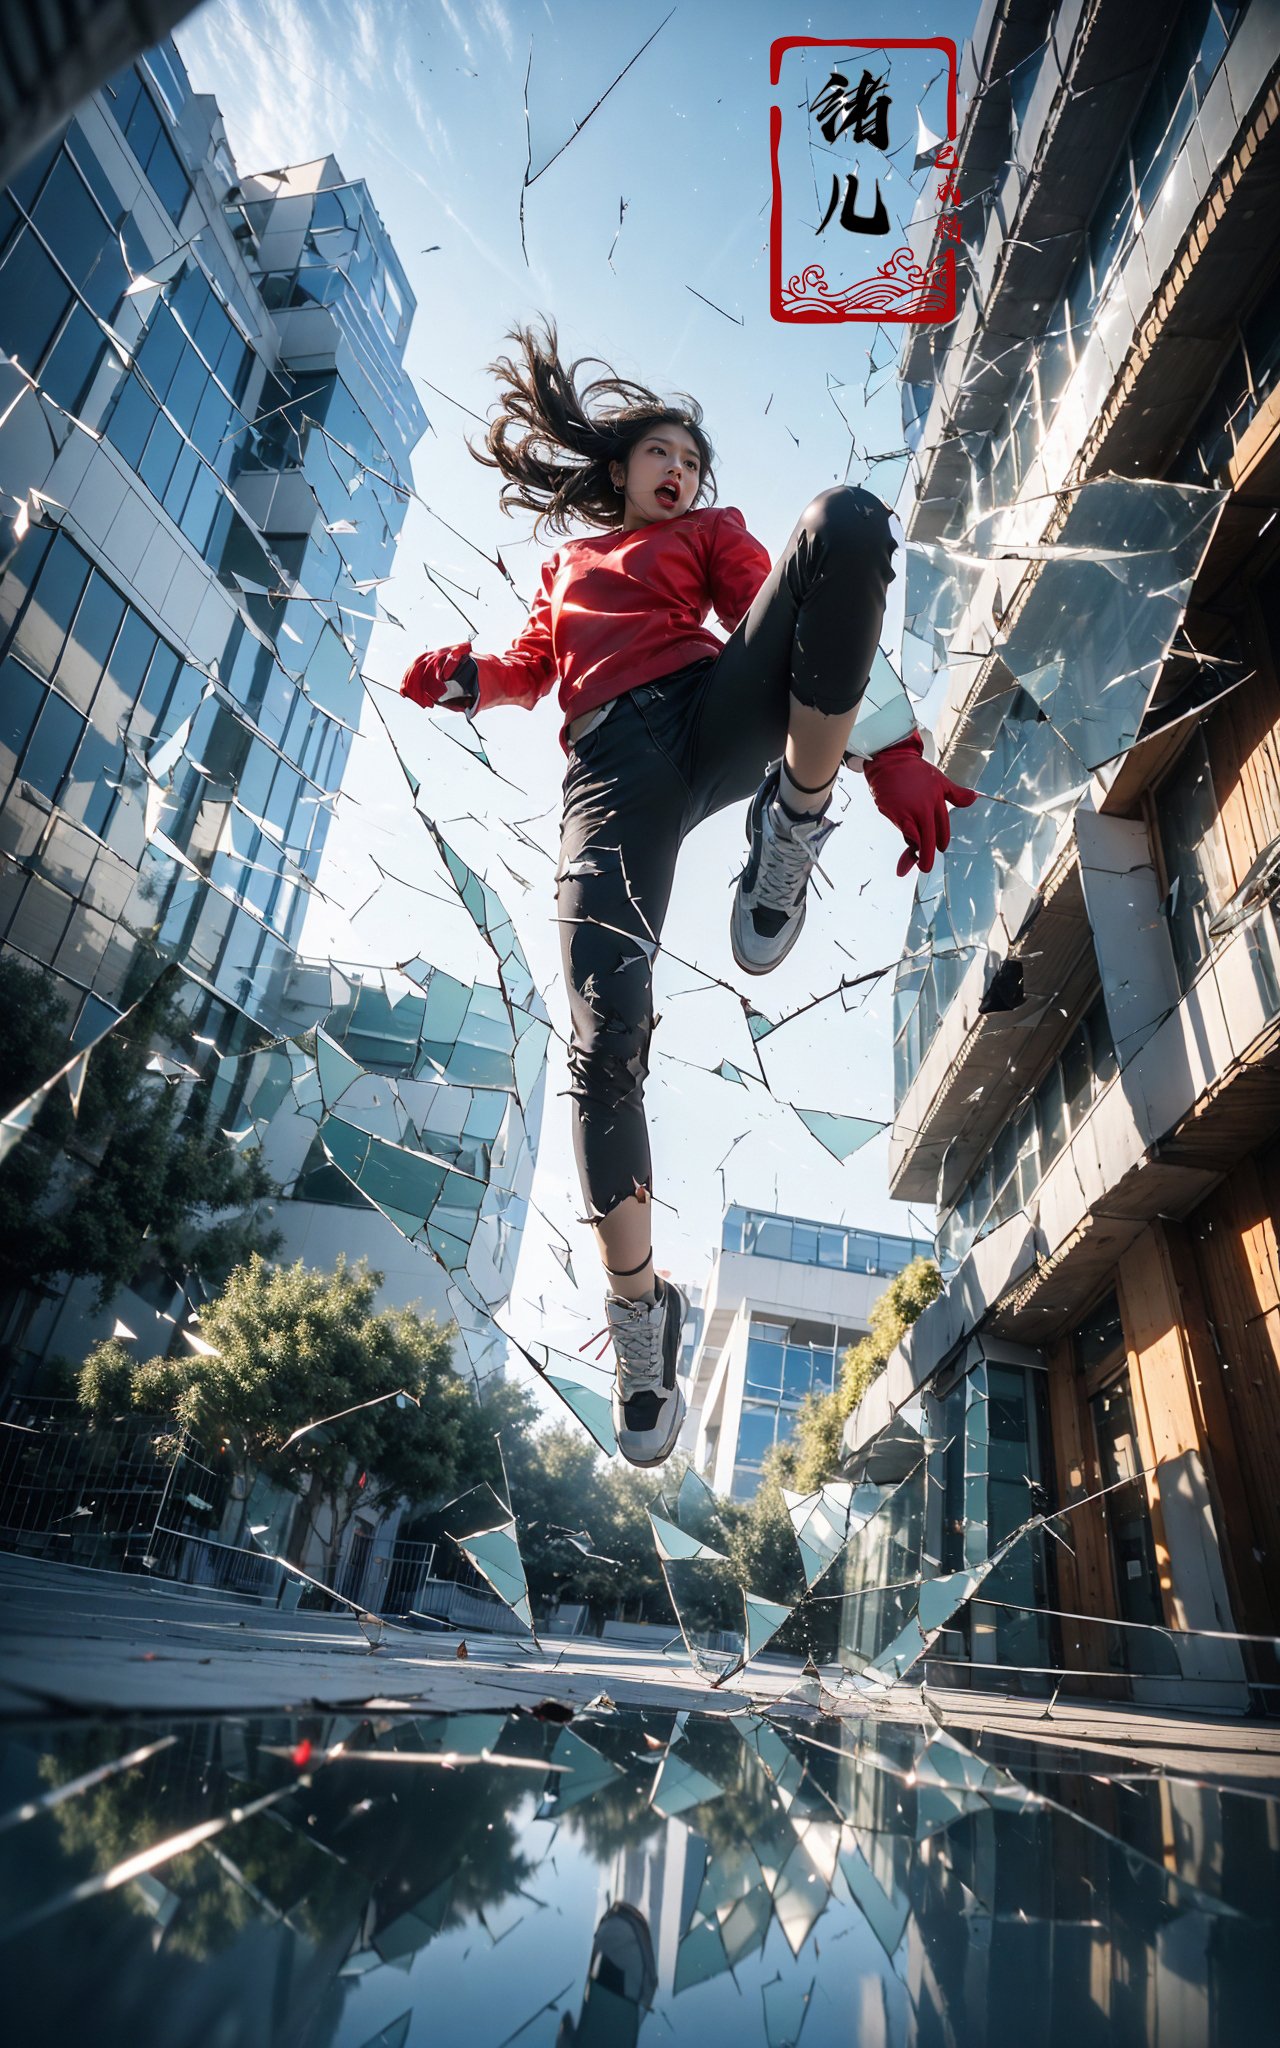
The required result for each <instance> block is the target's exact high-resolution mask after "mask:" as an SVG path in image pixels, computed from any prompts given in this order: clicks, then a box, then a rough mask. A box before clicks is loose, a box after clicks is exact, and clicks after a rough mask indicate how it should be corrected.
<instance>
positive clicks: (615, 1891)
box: [0, 1671, 1280, 2048]
mask: <svg viewBox="0 0 1280 2048" xmlns="http://www.w3.org/2000/svg"><path fill="white" fill-rule="evenodd" d="M477 1675H478V1674H477ZM468 1676H469V1674H465V1673H464V1672H461V1671H459V1672H458V1673H457V1674H456V1680H455V1683H456V1682H457V1681H459V1680H460V1681H462V1682H463V1683H465V1682H466V1678H467V1677H468ZM806 1695H807V1696H806ZM948 1704H949V1703H948V1698H947V1696H946V1695H928V1694H926V1695H924V1696H923V1697H921V1698H920V1699H919V1700H918V1702H917V1706H916V1709H915V1711H912V1710H911V1708H910V1705H909V1703H908V1702H904V1701H902V1700H899V1701H898V1703H897V1708H898V1711H897V1714H896V1717H894V1718H890V1717H889V1716H887V1715H885V1714H881V1713H858V1712H850V1711H849V1710H848V1708H847V1707H843V1708H842V1709H841V1711H840V1712H838V1713H837V1712H833V1711H830V1708H831V1706H832V1702H831V1700H830V1698H829V1696H827V1695H825V1692H824V1688H823V1686H822V1683H821V1681H820V1680H818V1679H813V1678H810V1679H804V1678H802V1677H800V1675H799V1674H798V1673H796V1674H794V1675H793V1684H792V1696H791V1697H790V1698H788V1699H783V1700H780V1701H777V1702H775V1703H773V1704H766V1705H763V1706H756V1705H752V1704H746V1705H743V1704H738V1705H737V1706H736V1708H735V1709H734V1710H732V1711H731V1710H730V1709H731V1707H732V1706H733V1703H732V1702H729V1701H726V1702H725V1704H724V1706H723V1707H721V1708H718V1709H716V1710H715V1711H712V1712H707V1711H703V1710H699V1709H693V1710H688V1711H684V1710H677V1709H676V1708H674V1707H672V1706H664V1707H647V1708H638V1707H626V1708H623V1707H618V1706H616V1705H614V1704H613V1702H612V1700H611V1699H610V1698H608V1697H607V1696H603V1695H601V1696H598V1697H597V1699H596V1700H595V1702H593V1703H592V1704H591V1705H589V1706H587V1707H583V1708H579V1709H578V1710H577V1711H574V1710H573V1709H571V1708H569V1707H566V1706H564V1705H563V1704H560V1703H558V1702H553V1701H548V1702H547V1703H546V1704H542V1703H538V1702H535V1703H534V1704H533V1705H532V1706H523V1707H520V1708H517V1709H515V1710H513V1711H509V1712H499V1711H492V1712H462V1713H457V1712H432V1711H417V1712H405V1711H390V1710H388V1711H366V1712H364V1713H362V1714H344V1713H337V1714H335V1713H326V1712H314V1711H313V1712H304V1711H299V1712H291V1713H266V1714H232V1715H217V1716H211V1715H183V1716H177V1717H173V1718H166V1717H164V1716H163V1715H160V1716H157V1715H147V1716H140V1715H132V1714H131V1715H126V1716H121V1717H116V1718H112V1719H98V1718H86V1717H77V1718H68V1717H62V1718H58V1719H48V1718H46V1719H42V1720H14V1721H11V1722H9V1723H8V1724H7V1725H6V1726H5V1728H4V1729H3V1732H0V1902H2V1909H0V1910H2V1923H3V1924H2V1926H0V1940H2V1941H3V1949H2V1950H0V1954H2V1955H3V1961H4V1969H5V1981H6V1986H7V1989H6V2005H7V2008H8V2015H7V2017H8V2028H7V2032H8V2037H9V2039H10V2040H11V2041H15V2042H23V2043H26V2042H36V2041H41V2042H44V2041H49V2042H54V2041H58V2042H62V2041H69V2040H89V2041H91V2042H92V2043H94V2044H100V2048H114V2044H116V2043H128V2044H129V2048H151V2044H155V2048H186V2044H192V2048H195V2044H200V2048H218V2044H225V2048H241V2044H245V2048H248V2044H254V2048H257V2044H262V2048H267V2044H271V2048H277V2044H284V2043H289V2044H298V2048H330V2044H333V2048H375V2044H379V2048H383V2044H385V2048H406V2044H409V2048H411V2044H414V2043H421V2044H426V2043H431V2044H437V2043H448V2044H454V2043H466V2044H468V2048H499V2044H505V2043H507V2042H517V2041H518V2042H520V2043H522V2044H527V2048H570V2044H577V2048H588V2044H591V2048H606V2044H607V2048H615V2044H620V2048H628V2044H632V2043H638V2042H643V2043H645V2044H649V2043H653V2044H657V2043H660V2042H688V2043H696V2044H698V2048H715V2044H719V2043H728V2042H734V2043H742V2042H756V2041H759V2042H763V2043H766V2044H768V2048H787V2044H791V2043H795V2042H799V2041H803V2043H804V2044H805V2048H820V2044H826V2043H830V2044H835V2043H843V2044H853V2043H857V2044H858V2048H875V2044H878V2043H882V2044H886V2048H887V2044H890V2043H895V2044H896V2043H904V2044H906V2043H917V2042H918V2043H926V2042H929V2043H932V2042H937V2043H939V2044H942V2043H954V2044H956V2048H968V2044H970V2043H987V2042H991V2043H993V2044H994V2043H998V2042H1005V2041H1012V2040H1018V2041H1030V2042H1044V2043H1058V2042H1064V2043H1065V2042H1071V2043H1073V2044H1076V2048H1082V2044H1085V2043H1088V2042H1093V2041H1097V2042H1100V2043H1101V2042H1103V2041H1106V2042H1107V2043H1110V2044H1126V2043H1130V2042H1134V2043H1137V2042H1142V2043H1150V2044H1152V2048H1156V2044H1159V2048H1170V2044H1182V2043H1187V2044H1191V2043H1223V2044H1226V2043H1228V2042H1235V2041H1238V2040H1240V2039H1242V2038H1244V2030H1245V2029H1246V2027H1247V2028H1249V2029H1250V2031H1253V2030H1254V2029H1255V2028H1256V2027H1257V2025H1258V2023H1259V2018H1260V2015H1261V2014H1263V2013H1265V2011H1266V2010H1267V2008H1268V2006H1269V2004H1270V2003H1271V2002H1272V2001H1273V2000H1274V1998H1275V1996H1276V1994H1277V1991H1280V1972H1278V1968H1277V1942H1276V1936H1277V1932H1280V1913H1278V1906H1280V1771H1277V1770H1276V1769H1275V1768H1274V1767H1275V1765H1276V1762H1277V1759H1276V1757H1275V1755H1274V1753H1273V1754H1271V1755H1270V1756H1267V1755H1265V1754H1264V1755H1259V1754H1258V1753H1257V1752H1256V1750H1255V1749H1254V1747H1253V1745H1252V1744H1251V1742H1250V1741H1249V1739H1248V1737H1247V1734H1246V1731H1245V1730H1244V1729H1239V1730H1237V1731H1236V1737H1237V1740H1239V1739H1240V1738H1244V1740H1243V1741H1241V1743H1240V1755H1239V1757H1238V1759H1237V1760H1236V1762H1235V1763H1234V1764H1233V1762H1232V1758H1231V1755H1230V1753H1229V1749H1227V1748H1224V1749H1223V1750H1222V1751H1221V1752H1220V1753H1219V1754H1217V1755H1216V1757H1215V1758H1214V1759H1213V1761H1214V1763H1215V1766H1216V1769H1215V1773H1214V1775H1213V1776H1209V1775H1206V1774H1205V1773H1204V1772H1203V1770H1196V1769H1195V1768H1193V1751H1192V1749H1191V1748H1190V1747H1188V1749H1187V1751H1186V1754H1185V1756H1184V1757H1183V1758H1182V1759H1174V1760H1171V1761H1167V1762H1166V1763H1164V1764H1152V1763H1150V1762H1140V1761H1133V1760H1126V1759H1125V1758H1124V1757H1123V1756H1121V1755H1119V1754H1118V1753H1117V1746H1116V1745H1115V1744H1114V1743H1112V1744H1111V1745H1109V1746H1107V1747H1104V1748H1100V1749H1093V1748H1092V1747H1090V1746H1088V1743H1087V1741H1086V1739H1085V1736H1084V1734H1083V1733H1080V1732H1078V1733H1076V1734H1074V1735H1072V1734H1071V1733H1070V1731H1069V1730H1068V1731H1067V1732H1066V1733H1065V1734H1064V1731H1063V1729H1062V1728H1054V1729H1052V1730H1046V1734H1047V1735H1049V1736H1050V1739H1049V1740H1045V1741H1040V1740H1037V1739H1035V1737H1034V1735H1033V1734H1030V1733H1028V1728H1029V1726H1030V1722H1029V1719H1028V1718H1027V1717H1026V1716H1024V1717H1023V1718H1022V1719H1021V1720H1020V1721H1019V1722H1018V1723H1017V1724H1016V1725H1015V1726H1013V1727H1005V1728H1001V1727H1000V1726H999V1722H998V1717H997V1726H996V1727H995V1728H994V1729H993V1728H991V1727H987V1728H982V1727H974V1726H965V1725H962V1724H960V1723H957V1725H955V1726H952V1725H949V1713H948ZM1036 1711H1037V1712H1039V1713H1040V1714H1043V1709H1042V1708H1039V1707H1037V1709H1036ZM567 1717H569V1718H567ZM943 1724H948V1725H943ZM1223 1740H1224V1744H1225V1743H1227V1741H1228V1737H1227V1736H1226V1735H1224V1738H1223ZM1121 1747H1123V1745H1121Z"/></svg>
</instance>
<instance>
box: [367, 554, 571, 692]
mask: <svg viewBox="0 0 1280 2048" xmlns="http://www.w3.org/2000/svg"><path fill="white" fill-rule="evenodd" d="M557 561H558V557H557V556H556V555H552V556H551V557H550V559H549V560H548V561H547V562H545V563H544V564H543V568H542V587H541V589H540V590H539V592H538V595H537V597H536V598H535V599H534V602H533V609H532V610H531V611H530V613H529V617H528V619H527V621H526V623H525V626H524V629H523V631H522V632H521V633H520V634H519V635H518V636H517V638H516V639H515V640H513V641H512V643H511V646H510V647H509V648H508V649H507V652H506V653H505V654H475V655H473V654H472V652H471V642H470V641H469V640H459V641H457V642H456V643H455V644H454V645H453V646H452V647H440V648H436V649H435V650H434V651H433V652H431V653H428V654H420V655H419V656H418V658H417V660H416V661H413V662H411V663H410V664H409V667H408V668H407V669H406V670H405V673H404V679H403V681H402V682H401V684H400V695H401V696H402V697H409V698H411V699H412V700H413V702H414V703H415V704H422V705H424V706H434V705H437V704H443V705H444V706H445V707H446V709H447V710H450V711H467V712H471V711H473V710H475V711H488V710H490V709H491V708H492V707H493V706H494V705H496V704H523V705H524V706H525V708H526V709H527V710H530V711H531V710H532V709H533V707H534V705H535V704H536V703H537V702H538V700H539V699H540V698H542V697H545V696H546V694H547V692H548V690H549V689H550V688H551V686H552V684H553V683H554V682H555V679H556V664H555V657H554V655H553V654H552V651H551V588H552V585H553V583H554V582H555V575H556V564H557ZM459 671H461V673H459ZM455 680H456V683H457V685H458V687H456V688H454V689H450V688H449V685H450V683H451V682H454V681H455Z"/></svg>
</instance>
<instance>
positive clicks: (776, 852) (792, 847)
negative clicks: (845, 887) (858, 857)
mask: <svg viewBox="0 0 1280 2048" xmlns="http://www.w3.org/2000/svg"><path fill="white" fill-rule="evenodd" d="M761 823H762V826H763V820H762V821H761ZM838 823H839V820H838V819H836V818H827V817H825V816H823V815H822V814H819V816H818V817H816V818H814V819H812V820H811V821H810V829H811V828H812V826H813V825H818V826H821V827H823V828H824V829H823V834H822V839H820V840H819V841H818V844H819V845H821V844H822V841H823V839H825V838H826V835H827V833H828V832H833V831H834V830H835V828H836V825H837V824H838ZM805 830H806V828H805V826H804V825H802V824H799V823H797V824H796V825H793V826H792V828H791V830H790V831H789V832H780V831H778V830H777V829H776V826H775V830H774V832H773V833H772V834H771V835H770V837H771V842H772V843H770V842H769V841H766V843H765V846H764V847H763V848H762V850H761V856H760V872H759V874H758V876H757V877H756V887H755V892H754V893H755V897H756V901H757V903H762V904H765V905H767V906H768V908H769V909H770V910H782V911H788V912H789V911H794V909H795V908H796V903H797V900H798V898H799V896H800V894H801V892H802V891H803V890H804V889H805V888H806V887H807V886H808V881H809V875H810V873H811V871H812V870H813V869H814V868H817V870H818V873H819V874H820V875H821V876H822V879H823V881H824V882H825V883H826V885H827V887H828V889H829V888H830V887H831V886H832V884H831V877H830V876H829V875H828V873H827V871H826V869H825V868H824V867H822V866H821V865H820V863H819V861H818V857H817V854H816V853H813V852H811V851H810V850H809V847H808V845H807V843H806V838H805V837H802V836H801V835H802V834H803V833H805Z"/></svg>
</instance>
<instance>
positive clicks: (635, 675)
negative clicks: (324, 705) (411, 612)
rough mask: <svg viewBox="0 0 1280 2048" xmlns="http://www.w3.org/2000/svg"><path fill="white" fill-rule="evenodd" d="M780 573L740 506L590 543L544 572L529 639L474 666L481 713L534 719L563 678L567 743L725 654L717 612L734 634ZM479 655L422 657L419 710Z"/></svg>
mask: <svg viewBox="0 0 1280 2048" xmlns="http://www.w3.org/2000/svg"><path fill="white" fill-rule="evenodd" d="M770 567H771V564H770V561H769V555H768V551H767V550H766V549H765V548H764V547H762V546H761V544H760V542H759V541H758V540H755V539H754V538H753V537H752V535H751V534H749V533H748V532H747V528H746V523H745V521H744V519H743V517H742V514H741V512H739V511H738V510H737V508H736V507H735V506H732V505H724V506H712V507H707V508H704V509H703V510H701V511H696V512H685V513H682V514H681V516H680V518H679V519H662V520H654V521H653V522H652V523H651V524H650V525H648V526H641V527H637V528H636V529H635V531H634V532H632V533H624V532H623V531H622V530H621V529H620V528H619V529H618V531H616V532H614V533H598V534H588V535H586V536H584V538H582V539H581V540H571V541H568V542H566V544H565V545H564V546H563V547H561V548H558V549H557V550H556V552H555V554H554V555H552V556H551V557H550V559H549V560H548V561H547V562H546V563H544V565H543V570H542V587H541V589H540V590H539V592H538V595H537V597H536V598H535V599H534V603H533V609H532V611H531V612H530V613H529V618H528V622H527V624H526V625H525V627H524V629H523V631H522V632H521V633H520V634H519V636H518V637H517V638H516V639H515V640H514V641H513V642H512V644H511V646H510V647H509V648H508V650H507V652H506V653H505V654H477V655H475V656H474V657H473V659H474V661H475V665H476V670H477V673H478V675H479V684H480V694H479V697H478V699H477V701H476V704H475V709H476V710H477V711H487V710H488V709H489V708H490V707H491V706H492V705H497V704H523V705H524V706H525V707H526V708H527V709H529V710H532V709H533V706H534V705H535V704H536V703H538V701H539V699H540V698H542V697H545V696H546V694H547V692H548V691H549V690H550V689H551V687H552V684H553V683H555V682H556V680H557V679H558V680H559V684H560V689H559V701H560V709H561V711H562V712H563V714H564V715H563V718H562V720H561V725H560V745H561V747H562V748H563V750H564V752H565V753H566V754H567V753H568V751H569V747H568V743H567V741H566V738H565V733H566V729H567V728H568V726H569V725H570V723H571V722H572V721H573V720H574V719H575V718H580V717H582V716H583V714H584V713H585V712H588V711H594V710H596V709H597V708H598V707H599V706H600V705H601V704H607V703H608V702H609V700H610V699H611V698H613V697H619V696H621V695H622V694H623V693H624V692H625V691H627V690H634V689H637V688H638V687H639V686H640V684H641V683H649V682H653V681H655V680H656V678H657V677H659V676H665V675H671V674H672V673H673V672H674V671H675V670H676V669H680V668H686V667H688V665H689V664H690V663H691V662H694V661H697V660H699V659H700V658H702V657H704V656H707V655H711V656H713V657H714V656H715V655H717V654H719V652H720V649H721V647H722V645H723V642H722V641H720V640H718V639H717V638H716V636H715V634H714V633H710V632H708V631H707V630H706V628H705V627H704V626H703V623H702V621H703V619H704V618H705V617H706V615H707V613H708V611H711V610H714V612H715V615H716V617H717V618H718V619H719V621H720V623H721V625H722V626H723V627H724V629H725V631H726V633H732V631H733V629H734V627H735V626H736V625H737V624H738V622H739V620H740V619H742V618H743V617H744V616H745V614H746V613H747V612H748V611H749V610H750V608H751V603H752V600H753V598H754V597H755V595H756V592H757V591H758V590H759V588H760V586H761V584H762V583H763V582H764V579H765V577H766V576H767V575H768V573H769V569H770ZM469 652H470V645H469V643H467V642H462V643H460V644H459V645H458V646H456V647H451V648H443V649H441V650H439V652H438V653H436V654H429V655H422V656H420V657H419V659H418V660H417V661H416V662H415V663H414V665H413V667H412V668H411V669H410V670H409V673H408V674H407V675H406V677H405V680H404V683H403V684H402V686H401V688H402V694H403V695H405V696H407V697H411V698H413V699H414V701H415V702H417V703H419V704H424V703H435V702H437V701H438V700H439V686H440V685H441V684H442V683H443V682H444V680H445V679H446V678H447V677H448V676H450V675H452V674H453V672H454V670H455V669H456V668H457V666H458V663H459V661H461V659H462V658H463V656H464V655H465V654H467V653H469Z"/></svg>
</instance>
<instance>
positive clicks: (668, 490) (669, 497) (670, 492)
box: [655, 484, 680, 505]
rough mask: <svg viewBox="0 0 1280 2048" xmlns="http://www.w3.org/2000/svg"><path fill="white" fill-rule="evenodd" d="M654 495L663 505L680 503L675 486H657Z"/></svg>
mask: <svg viewBox="0 0 1280 2048" xmlns="http://www.w3.org/2000/svg"><path fill="white" fill-rule="evenodd" d="M655 495H656V496H657V497H659V498H661V500H662V502H663V504H664V505H678V504H679V503H680V492H679V490H678V489H677V488H676V486H675V484H659V485H658V489H657V492H656V494H655Z"/></svg>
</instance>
